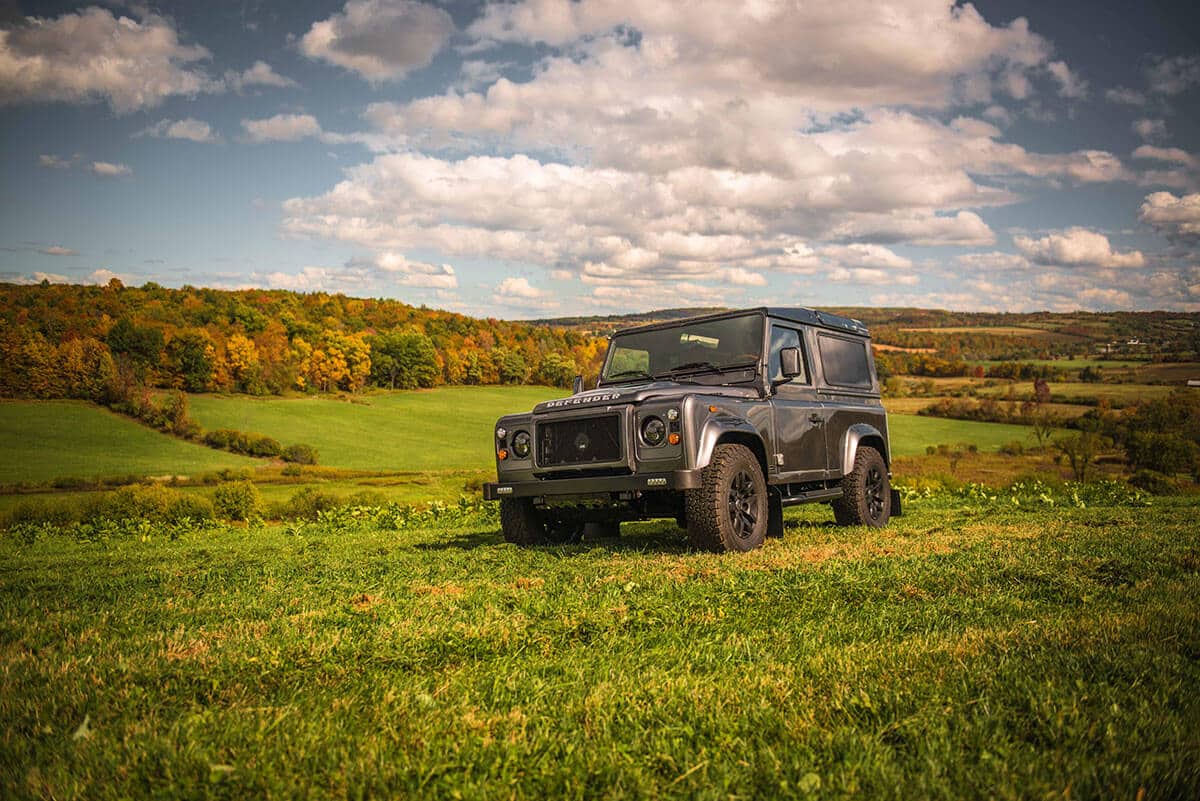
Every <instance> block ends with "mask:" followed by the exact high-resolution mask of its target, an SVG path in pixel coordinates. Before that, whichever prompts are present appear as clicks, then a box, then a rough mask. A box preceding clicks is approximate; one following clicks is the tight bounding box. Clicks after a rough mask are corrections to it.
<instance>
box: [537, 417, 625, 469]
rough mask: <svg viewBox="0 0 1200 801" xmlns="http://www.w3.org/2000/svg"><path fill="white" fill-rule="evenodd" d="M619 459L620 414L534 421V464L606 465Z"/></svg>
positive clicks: (544, 465) (542, 465) (550, 465)
mask: <svg viewBox="0 0 1200 801" xmlns="http://www.w3.org/2000/svg"><path fill="white" fill-rule="evenodd" d="M619 461H621V418H620V417H619V416H617V415H615V414H607V415H604V416H602V417H577V418H572V419H568V420H551V421H546V422H540V423H538V424H537V466H538V467H560V466H566V465H570V466H577V465H584V466H586V465H607V464H612V463H614V462H619Z"/></svg>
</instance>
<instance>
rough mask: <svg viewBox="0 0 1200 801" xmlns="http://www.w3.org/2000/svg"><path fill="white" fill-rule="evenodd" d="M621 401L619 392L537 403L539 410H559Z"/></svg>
mask: <svg viewBox="0 0 1200 801" xmlns="http://www.w3.org/2000/svg"><path fill="white" fill-rule="evenodd" d="M620 399H621V393H620V392H601V393H595V392H591V393H584V394H583V395H573V396H571V397H569V398H563V399H562V400H554V401H546V402H545V403H539V404H538V408H539V409H561V408H562V407H564V406H583V405H585V404H588V403H607V402H609V401H616V400H620Z"/></svg>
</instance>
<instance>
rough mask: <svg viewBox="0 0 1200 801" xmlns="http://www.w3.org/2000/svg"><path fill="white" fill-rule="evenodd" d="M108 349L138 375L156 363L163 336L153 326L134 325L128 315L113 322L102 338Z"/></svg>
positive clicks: (163, 339)
mask: <svg viewBox="0 0 1200 801" xmlns="http://www.w3.org/2000/svg"><path fill="white" fill-rule="evenodd" d="M104 341H105V344H107V345H108V349H109V351H111V352H112V355H113V356H115V357H117V358H118V359H119V360H122V361H124V362H125V363H127V364H129V365H131V366H132V367H133V368H134V371H135V372H137V373H138V375H139V376H143V375H144V374H145V372H146V370H148V369H151V368H153V367H154V366H156V365H157V364H158V357H159V356H160V355H162V352H163V345H164V342H165V338H164V337H163V332H162V331H160V330H159V329H157V328H154V327H153V326H148V325H146V326H142V325H135V324H134V323H133V321H132V320H130V319H129V318H128V317H122V318H121V319H120V320H117V322H116V323H114V324H113V327H112V328H110V329H109V330H108V334H107V335H106V336H105V338H104Z"/></svg>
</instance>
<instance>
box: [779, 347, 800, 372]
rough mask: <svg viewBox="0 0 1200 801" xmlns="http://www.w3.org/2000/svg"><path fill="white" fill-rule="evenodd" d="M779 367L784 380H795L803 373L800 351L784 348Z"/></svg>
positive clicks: (780, 355)
mask: <svg viewBox="0 0 1200 801" xmlns="http://www.w3.org/2000/svg"><path fill="white" fill-rule="evenodd" d="M779 366H780V372H782V373H783V377H784V378H795V377H796V376H798V375H800V374H801V373H803V372H804V371H803V370H802V369H801V367H800V349H799V348H784V349H783V350H781V351H779Z"/></svg>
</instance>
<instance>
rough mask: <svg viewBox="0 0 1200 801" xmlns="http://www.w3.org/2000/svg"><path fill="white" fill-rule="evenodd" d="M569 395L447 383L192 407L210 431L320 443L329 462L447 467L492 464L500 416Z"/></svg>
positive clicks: (198, 402)
mask: <svg viewBox="0 0 1200 801" xmlns="http://www.w3.org/2000/svg"><path fill="white" fill-rule="evenodd" d="M565 394H567V393H566V392H565V391H564V390H559V389H553V388H550V387H443V388H440V389H436V390H428V391H422V392H396V393H376V394H371V395H366V396H363V398H362V399H361V401H362V402H355V403H347V402H345V401H338V400H329V399H323V398H296V399H277V398H276V399H256V398H246V397H241V396H211V395H208V396H205V395H201V396H196V397H193V398H192V404H191V408H192V416H193V417H195V418H196V419H197V420H198V421H199V422H200V425H202V426H204V428H205V429H206V430H208V429H213V428H236V429H239V430H241V431H257V432H259V433H262V434H269V435H271V436H273V437H276V438H277V439H279V441H280V442H283V443H285V444H286V443H292V442H306V443H308V444H310V445H314V446H316V448H317V450H318V451H319V452H320V458H321V464H324V465H330V466H333V467H344V468H352V469H370V470H449V469H461V468H482V467H487V466H489V465H491V464H492V463H493V458H494V457H493V456H492V450H491V447H492V439H493V437H492V426H494V425H495V423H496V418H498V417H500V416H501V415H503V414H509V413H511V412H519V411H526V410H528V409H530V408H532V407H533V405H534V404H535V403H538V402H539V401H543V400H546V399H547V398H556V397H561V396H563V395H565Z"/></svg>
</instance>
